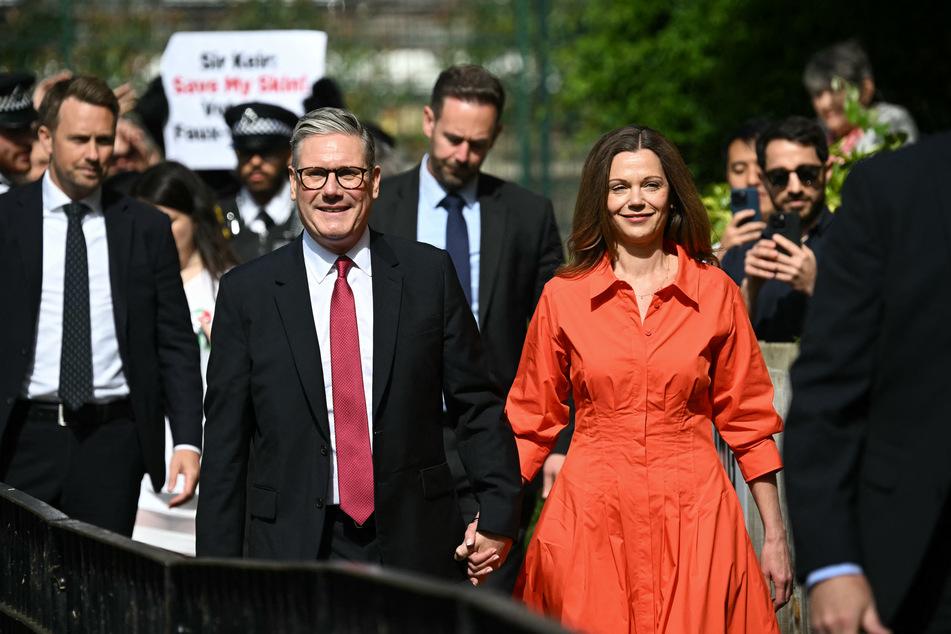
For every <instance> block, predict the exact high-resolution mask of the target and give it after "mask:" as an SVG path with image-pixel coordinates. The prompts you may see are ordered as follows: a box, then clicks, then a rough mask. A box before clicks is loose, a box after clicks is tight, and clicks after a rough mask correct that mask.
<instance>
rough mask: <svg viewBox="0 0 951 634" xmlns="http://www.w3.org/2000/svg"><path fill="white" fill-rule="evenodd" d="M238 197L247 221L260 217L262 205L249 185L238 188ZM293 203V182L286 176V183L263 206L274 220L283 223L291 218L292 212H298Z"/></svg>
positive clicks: (239, 206)
mask: <svg viewBox="0 0 951 634" xmlns="http://www.w3.org/2000/svg"><path fill="white" fill-rule="evenodd" d="M237 199H238V200H237V204H238V208H239V210H240V211H241V215H242V218H244V219H245V221H247V222H251V221H253V220H254V219H255V218H257V217H258V212H259V211H260V210H261V208H262V207H261V205H258V204H257V203H256V202H254V198H253V197H252V196H251V190H249V189H248V188H247V186H245V185H242V186H241V189H240V190H238V195H237ZM292 203H293V201H292V200H291V182H290V181H289V180H288V179H286V178H285V179H284V185H283V186H282V187H281V189H280V190H278V192H277V193H276V194H274V196H272V197H271V200H269V201H267V204H266V205H264V206H263V208H264V211H266V212H267V214H268V215H269V216H271V218H273V219H274V222H276V223H277V224H283V223H285V222H287V219H288V218H290V215H291V213H296V207H294V206H293V205H292Z"/></svg>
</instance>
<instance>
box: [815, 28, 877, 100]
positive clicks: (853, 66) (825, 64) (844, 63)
mask: <svg viewBox="0 0 951 634" xmlns="http://www.w3.org/2000/svg"><path fill="white" fill-rule="evenodd" d="M836 77H839V78H841V79H843V80H845V81H846V82H848V83H850V84H855V85H858V84H859V83H861V82H862V80H863V79H865V78H866V77H873V74H872V64H871V62H870V61H869V59H868V55H867V54H866V52H865V50H864V49H862V47H861V46H860V45H859V43H858V42H856V41H855V40H848V41H846V42H839V43H837V44H833V45H832V46H829V47H827V48H824V49H822V50H821V51H819V52H818V53H816V54H815V55H813V56H812V58H810V60H809V62H808V63H807V64H806V69H805V71H803V74H802V83H803V85H804V86H805V87H806V90H807V91H809V92H810V93H814V92H822V91H824V90H828V89H829V87H830V86H832V80H833V79H835V78H836Z"/></svg>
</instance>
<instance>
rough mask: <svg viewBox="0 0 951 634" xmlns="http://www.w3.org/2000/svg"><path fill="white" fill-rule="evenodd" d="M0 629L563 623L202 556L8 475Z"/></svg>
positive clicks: (405, 587) (392, 628) (499, 627)
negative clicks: (69, 512)
mask: <svg viewBox="0 0 951 634" xmlns="http://www.w3.org/2000/svg"><path fill="white" fill-rule="evenodd" d="M0 557H3V559H5V560H6V561H4V562H2V564H0V632H56V633H60V632H68V633H73V632H75V633H83V634H86V633H103V634H114V633H122V634H124V633H126V632H130V633H152V632H155V633H163V634H166V633H167V634H184V633H194V634H198V633H202V632H268V633H269V634H271V633H273V634H290V633H298V632H300V633H303V632H320V633H335V634H336V633H340V634H350V633H353V634H358V633H359V634H362V633H365V632H366V633H368V632H374V633H381V634H383V633H386V634H402V633H407V634H408V633H410V632H412V633H414V634H416V633H420V632H422V633H429V632H435V633H439V632H454V633H461V634H477V633H482V632H489V633H492V634H523V633H524V634H528V633H533V632H537V633H541V632H546V633H548V632H552V633H558V632H565V630H563V629H561V628H560V627H559V626H558V625H557V624H554V623H552V622H550V621H547V620H545V619H542V618H541V617H538V616H536V615H534V614H532V613H530V612H528V611H526V610H525V609H523V608H522V607H521V606H519V605H517V604H515V603H513V602H512V601H509V600H508V599H507V598H505V597H502V596H497V595H494V594H492V593H490V592H487V591H478V590H475V589H474V588H471V587H466V585H465V584H460V585H456V584H449V583H439V582H437V581H434V580H432V579H427V578H424V577H421V576H416V575H411V574H406V573H397V572H391V571H386V570H382V569H379V568H374V567H364V566H348V565H345V564H336V563H333V564H332V563H317V562H315V563H300V564H288V563H284V562H268V561H255V560H238V559H233V560H232V559H193V558H190V557H185V556H183V555H178V554H175V553H171V552H168V551H165V550H162V549H160V548H154V547H152V546H147V545H145V544H140V543H138V542H134V541H132V540H130V539H127V538H125V537H122V536H119V535H116V534H115V533H111V532H109V531H106V530H103V529H100V528H96V527H94V526H91V525H89V524H85V523H83V522H79V521H77V520H71V519H69V518H68V517H66V516H65V515H63V514H62V513H60V512H59V511H57V510H56V509H54V508H52V507H50V506H48V505H46V504H44V503H42V502H39V501H37V500H35V499H34V498H32V497H30V496H28V495H26V494H24V493H22V492H20V491H17V490H16V489H13V488H11V487H8V486H7V485H3V484H0Z"/></svg>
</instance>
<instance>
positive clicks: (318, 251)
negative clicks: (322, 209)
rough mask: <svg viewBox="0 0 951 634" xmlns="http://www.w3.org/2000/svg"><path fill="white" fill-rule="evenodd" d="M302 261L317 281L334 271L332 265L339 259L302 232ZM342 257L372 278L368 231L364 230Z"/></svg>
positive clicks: (367, 229)
mask: <svg viewBox="0 0 951 634" xmlns="http://www.w3.org/2000/svg"><path fill="white" fill-rule="evenodd" d="M303 236H304V260H306V261H307V263H308V264H309V265H310V266H311V268H312V270H313V272H314V273H315V274H316V275H317V279H318V280H323V279H324V278H325V277H327V275H329V274H330V273H331V272H332V271H333V269H334V263H335V262H336V261H337V258H338V257H340V256H339V255H337V254H336V253H331V252H330V251H328V250H327V249H325V248H324V247H322V246H320V245H319V244H317V241H316V240H314V239H313V238H312V237H311V235H310V234H309V233H307V232H306V231H304V233H303ZM344 255H346V256H347V257H349V258H350V259H351V260H353V264H354V266H356V267H357V268H358V269H360V270H361V271H363V272H364V273H366V274H367V277H372V272H371V264H370V262H371V258H370V229H369V228H365V229H364V230H363V235H361V236H360V239H359V240H357V243H356V244H355V245H354V246H353V248H352V249H350V250H349V251H347V252H346V253H345V254H344Z"/></svg>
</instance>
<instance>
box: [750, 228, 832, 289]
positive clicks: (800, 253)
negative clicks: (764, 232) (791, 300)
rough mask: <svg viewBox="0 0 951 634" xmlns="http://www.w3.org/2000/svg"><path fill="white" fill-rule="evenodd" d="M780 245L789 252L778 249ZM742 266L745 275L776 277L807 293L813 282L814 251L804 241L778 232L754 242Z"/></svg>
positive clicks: (814, 271) (814, 267)
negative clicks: (798, 240)
mask: <svg viewBox="0 0 951 634" xmlns="http://www.w3.org/2000/svg"><path fill="white" fill-rule="evenodd" d="M779 247H782V248H784V249H786V251H787V252H788V253H789V255H786V254H785V253H782V252H780V250H779ZM743 268H744V271H745V273H746V277H747V278H760V279H765V280H769V279H776V280H779V281H781V282H786V283H787V284H789V285H790V286H792V287H793V289H794V290H797V291H799V292H800V293H805V294H806V295H810V296H811V295H812V290H813V288H814V287H815V284H816V271H817V268H816V254H815V253H813V252H812V249H810V248H809V247H807V246H806V245H802V246H796V245H795V244H794V243H793V242H792V241H791V240H788V239H787V238H785V237H784V236H780V235H775V236H773V238H772V239H770V238H764V239H762V240H760V241H759V242H757V243H756V245H755V246H753V248H752V249H750V250H749V251H747V252H746V260H745V261H744V263H743Z"/></svg>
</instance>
